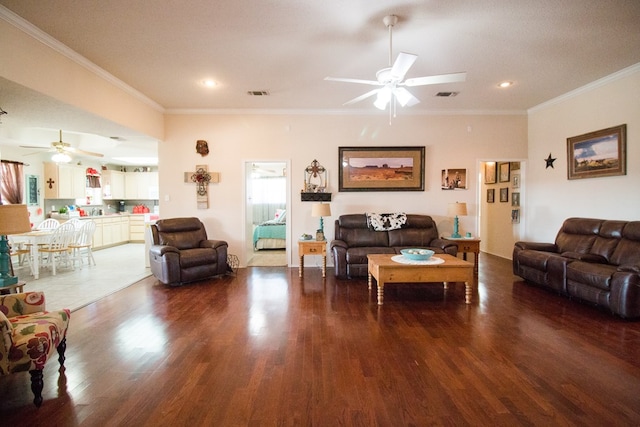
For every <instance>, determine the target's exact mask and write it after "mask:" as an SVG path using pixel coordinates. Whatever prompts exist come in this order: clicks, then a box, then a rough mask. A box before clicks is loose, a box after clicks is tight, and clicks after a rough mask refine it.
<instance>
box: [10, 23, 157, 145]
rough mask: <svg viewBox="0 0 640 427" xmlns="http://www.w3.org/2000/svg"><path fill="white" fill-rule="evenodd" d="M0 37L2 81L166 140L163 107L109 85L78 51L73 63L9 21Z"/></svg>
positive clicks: (111, 82) (121, 85)
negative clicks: (81, 62)
mask: <svg viewBox="0 0 640 427" xmlns="http://www.w3.org/2000/svg"><path fill="white" fill-rule="evenodd" d="M33 31H34V32H35V33H34V34H36V35H37V36H40V37H44V38H43V39H41V40H44V41H46V40H47V39H46V37H47V36H46V35H44V34H43V33H42V34H40V33H39V32H37V31H36V30H35V29H34V30H33ZM0 34H2V43H0V58H2V60H1V61H0V77H3V78H5V79H7V80H11V81H13V82H15V83H18V84H20V85H22V86H26V87H28V88H30V89H33V90H35V91H37V92H40V93H42V94H44V95H48V96H50V97H52V98H55V99H57V100H59V101H62V102H64V103H67V104H69V105H72V106H74V107H77V108H79V109H82V110H84V111H87V112H89V113H92V114H95V115H97V116H99V117H102V118H104V119H107V120H110V121H112V122H114V123H117V124H120V125H122V126H125V127H127V128H130V129H133V130H135V131H138V132H140V133H142V134H144V135H148V136H151V137H153V138H157V139H162V138H163V137H164V135H163V134H162V132H163V129H164V128H163V116H162V108H161V107H160V106H158V105H154V103H153V102H152V101H149V100H146V99H144V98H143V97H142V96H137V94H136V93H135V91H133V90H132V89H130V88H128V87H126V85H124V84H121V82H118V81H116V80H115V79H113V78H112V79H111V81H107V80H106V79H105V78H103V77H101V76H100V75H98V74H97V72H100V71H101V70H99V69H98V68H97V67H95V66H93V67H92V68H87V67H88V66H90V65H91V64H90V63H88V61H87V62H85V63H86V66H82V65H79V62H78V61H82V58H80V57H79V56H77V55H75V54H74V53H73V52H71V51H68V52H66V55H70V56H71V57H73V58H74V59H71V58H70V57H69V56H66V55H63V54H61V53H60V52H58V51H56V50H54V49H52V48H51V47H49V46H47V45H46V44H45V43H43V42H42V41H41V40H38V39H36V38H34V37H33V36H31V35H29V34H27V33H25V32H23V31H22V30H20V29H18V28H16V27H15V26H13V25H12V24H10V23H9V22H7V21H5V20H4V19H0ZM105 74H106V73H105ZM118 83H120V84H118Z"/></svg>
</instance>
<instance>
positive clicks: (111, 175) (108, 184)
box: [101, 170, 126, 200]
mask: <svg viewBox="0 0 640 427" xmlns="http://www.w3.org/2000/svg"><path fill="white" fill-rule="evenodd" d="M125 175H126V174H125V172H120V171H114V170H105V171H102V177H101V181H102V198H103V199H105V200H120V199H124V198H125Z"/></svg>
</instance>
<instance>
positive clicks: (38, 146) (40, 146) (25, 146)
mask: <svg viewBox="0 0 640 427" xmlns="http://www.w3.org/2000/svg"><path fill="white" fill-rule="evenodd" d="M20 148H34V149H40V150H49V149H51V147H43V146H42V145H21V146H20Z"/></svg>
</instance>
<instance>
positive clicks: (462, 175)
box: [440, 169, 467, 190]
mask: <svg viewBox="0 0 640 427" xmlns="http://www.w3.org/2000/svg"><path fill="white" fill-rule="evenodd" d="M440 182H441V183H440V188H442V189H443V190H466V189H467V170H466V169H442V176H441V180H440Z"/></svg>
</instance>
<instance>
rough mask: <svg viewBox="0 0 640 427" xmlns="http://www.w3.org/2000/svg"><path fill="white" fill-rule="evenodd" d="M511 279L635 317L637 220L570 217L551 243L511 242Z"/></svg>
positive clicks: (639, 275)
mask: <svg viewBox="0 0 640 427" xmlns="http://www.w3.org/2000/svg"><path fill="white" fill-rule="evenodd" d="M513 274H515V275H517V276H520V277H522V278H523V279H525V280H526V281H527V282H530V283H534V284H537V285H541V286H543V287H546V288H549V289H552V290H554V291H556V292H558V293H560V294H562V295H566V296H569V297H573V298H578V299H580V300H583V301H587V302H590V303H592V304H595V305H598V306H602V307H604V308H606V309H608V310H610V311H611V312H612V313H614V314H617V315H619V316H620V317H623V318H637V317H640V221H613V220H604V219H592V218H569V219H567V220H565V221H564V223H563V225H562V227H561V228H560V231H559V232H558V235H557V236H556V240H555V243H534V242H516V244H515V246H514V249H513Z"/></svg>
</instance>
